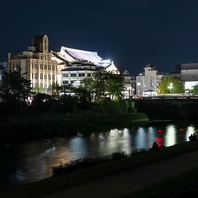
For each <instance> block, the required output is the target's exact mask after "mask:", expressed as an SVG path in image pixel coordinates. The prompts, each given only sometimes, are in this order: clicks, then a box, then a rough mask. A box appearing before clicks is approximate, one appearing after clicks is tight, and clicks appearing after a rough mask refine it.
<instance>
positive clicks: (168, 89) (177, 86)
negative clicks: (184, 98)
mask: <svg viewBox="0 0 198 198" xmlns="http://www.w3.org/2000/svg"><path fill="white" fill-rule="evenodd" d="M170 85H171V86H170ZM158 93H159V94H169V93H184V85H183V84H182V83H181V82H180V81H179V80H178V79H176V78H173V77H170V76H169V77H163V78H162V80H161V82H160V84H159V87H158Z"/></svg>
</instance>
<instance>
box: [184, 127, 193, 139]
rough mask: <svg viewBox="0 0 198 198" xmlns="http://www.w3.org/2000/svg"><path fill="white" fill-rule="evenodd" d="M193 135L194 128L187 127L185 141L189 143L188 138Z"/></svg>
mask: <svg viewBox="0 0 198 198" xmlns="http://www.w3.org/2000/svg"><path fill="white" fill-rule="evenodd" d="M193 133H195V127H194V126H188V127H187V129H186V138H185V139H186V141H189V138H188V137H189V136H190V135H191V134H193Z"/></svg>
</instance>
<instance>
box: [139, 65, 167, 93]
mask: <svg viewBox="0 0 198 198" xmlns="http://www.w3.org/2000/svg"><path fill="white" fill-rule="evenodd" d="M168 75H169V74H168V73H159V72H158V71H157V70H156V69H155V67H154V66H153V65H151V64H148V65H145V67H144V73H140V74H139V75H137V76H136V95H137V96H156V95H157V88H158V86H159V83H160V81H161V79H162V77H163V76H168Z"/></svg>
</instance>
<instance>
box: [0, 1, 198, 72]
mask: <svg viewBox="0 0 198 198" xmlns="http://www.w3.org/2000/svg"><path fill="white" fill-rule="evenodd" d="M0 5H1V6H0V15H1V17H0V27H1V33H0V34H1V37H0V44H1V48H0V61H4V60H7V53H8V52H11V53H12V54H16V53H18V52H21V51H24V50H27V49H28V46H31V45H32V39H33V37H34V36H36V35H44V34H46V35H47V36H48V38H49V43H50V47H49V48H50V50H54V51H59V50H60V47H61V46H65V47H70V48H76V49H82V50H87V51H95V52H97V53H98V55H99V56H100V57H102V58H103V59H111V60H113V61H114V63H115V65H116V66H117V67H118V68H119V69H120V71H121V72H123V71H124V70H125V69H127V70H129V71H130V73H131V74H132V75H136V74H137V73H139V72H143V67H144V66H145V65H146V64H148V63H152V64H153V65H155V66H156V69H157V70H158V71H159V72H172V71H174V66H175V65H176V64H180V63H187V62H198V1H197V0H55V1H51V0H34V1H27V0H10V1H9V0H1V3H0Z"/></svg>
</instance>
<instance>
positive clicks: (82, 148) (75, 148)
mask: <svg viewBox="0 0 198 198" xmlns="http://www.w3.org/2000/svg"><path fill="white" fill-rule="evenodd" d="M68 147H69V150H71V152H72V153H75V156H74V159H79V158H82V157H83V156H84V157H85V156H87V155H88V152H87V146H86V144H85V141H84V140H83V138H82V137H77V138H74V139H72V140H71V141H70V142H69V146H68Z"/></svg>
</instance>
